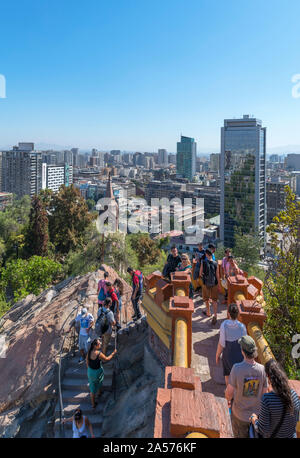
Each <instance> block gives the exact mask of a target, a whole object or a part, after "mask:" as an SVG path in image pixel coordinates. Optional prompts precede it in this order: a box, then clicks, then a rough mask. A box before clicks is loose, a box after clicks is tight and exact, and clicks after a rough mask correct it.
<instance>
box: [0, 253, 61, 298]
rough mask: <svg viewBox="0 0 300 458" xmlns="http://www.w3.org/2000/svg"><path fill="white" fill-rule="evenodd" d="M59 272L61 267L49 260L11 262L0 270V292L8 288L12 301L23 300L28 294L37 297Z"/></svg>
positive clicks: (36, 258)
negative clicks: (0, 288) (0, 289)
mask: <svg viewBox="0 0 300 458" xmlns="http://www.w3.org/2000/svg"><path fill="white" fill-rule="evenodd" d="M61 272H62V266H61V265H60V264H59V263H57V262H55V261H53V260H51V259H49V258H43V257H40V256H32V257H31V258H29V259H28V260H25V259H16V260H12V261H9V262H8V263H7V264H6V266H5V268H2V269H1V287H2V291H5V290H6V288H8V289H9V290H10V291H11V292H12V295H13V299H14V301H18V300H20V299H23V298H24V297H26V296H27V295H28V294H30V293H33V294H35V295H38V294H39V293H40V292H41V291H43V290H44V289H45V288H46V287H47V286H49V285H50V284H51V283H53V282H55V281H56V280H57V279H58V278H59V275H60V274H61Z"/></svg>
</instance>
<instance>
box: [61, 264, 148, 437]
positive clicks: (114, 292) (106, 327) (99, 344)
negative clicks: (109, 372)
mask: <svg viewBox="0 0 300 458" xmlns="http://www.w3.org/2000/svg"><path fill="white" fill-rule="evenodd" d="M127 272H128V273H129V275H130V276H131V277H132V295H131V302H132V306H133V310H134V315H133V316H132V319H133V320H134V321H136V320H138V319H139V318H141V316H142V315H141V311H140V307H139V302H140V300H141V299H142V294H143V274H142V272H140V271H139V270H134V269H132V268H131V267H128V269H127ZM123 295H124V289H123V283H122V281H121V280H120V279H118V278H117V279H116V280H115V281H114V282H113V283H111V282H110V281H109V274H108V273H107V272H104V275H103V279H101V280H99V282H98V287H97V296H98V312H97V319H96V322H95V319H94V317H93V315H92V314H91V313H89V312H88V310H87V308H86V307H83V308H82V309H81V311H80V312H79V313H78V315H77V316H76V318H75V319H74V320H72V322H71V323H70V327H69V330H68V331H67V333H68V332H70V331H71V329H72V327H73V326H75V328H76V330H77V332H78V334H79V339H78V346H79V351H80V358H79V363H81V362H83V361H84V360H85V362H86V367H87V377H88V382H89V388H90V396H91V404H92V408H96V406H97V404H98V400H99V398H100V396H101V387H102V384H103V380H104V370H103V365H102V363H103V362H108V361H110V360H111V359H112V358H113V357H114V356H115V354H116V353H117V349H116V348H115V349H114V350H113V352H112V353H111V354H110V355H108V356H107V355H106V351H107V347H108V344H109V342H110V339H111V337H112V332H113V329H115V332H118V330H119V329H120V328H121V324H120V321H121V310H122V297H123ZM92 330H93V331H94V334H96V336H97V337H96V338H95V339H93V340H91V337H90V335H91V331H92ZM68 421H72V422H73V437H88V436H89V435H90V437H94V436H93V428H92V425H91V423H90V422H89V420H88V418H87V417H85V416H84V415H83V414H82V411H81V409H80V408H78V409H76V410H75V412H74V415H73V416H72V417H71V418H69V419H65V420H64V422H68Z"/></svg>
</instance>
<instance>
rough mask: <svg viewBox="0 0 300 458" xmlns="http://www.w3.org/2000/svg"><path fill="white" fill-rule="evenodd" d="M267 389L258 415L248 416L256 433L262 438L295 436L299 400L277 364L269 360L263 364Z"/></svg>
mask: <svg viewBox="0 0 300 458" xmlns="http://www.w3.org/2000/svg"><path fill="white" fill-rule="evenodd" d="M265 371H266V374H267V377H268V382H269V389H268V393H265V394H264V395H263V397H262V399H261V403H260V410H259V415H258V416H257V415H256V413H253V414H252V415H251V417H250V421H251V422H252V424H253V426H254V428H255V431H256V433H257V434H258V435H259V436H260V437H263V438H275V437H278V438H296V437H297V433H296V425H297V422H298V418H299V412H300V400H299V397H298V395H297V393H296V392H295V391H294V390H293V389H291V387H290V386H289V381H288V378H287V376H286V374H285V372H284V371H283V370H282V368H281V367H280V366H279V364H278V363H277V362H276V361H275V360H274V359H271V360H269V361H268V362H267V363H266V365H265Z"/></svg>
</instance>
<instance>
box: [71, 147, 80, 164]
mask: <svg viewBox="0 0 300 458" xmlns="http://www.w3.org/2000/svg"><path fill="white" fill-rule="evenodd" d="M71 153H72V155H73V166H74V167H77V166H78V154H79V148H71Z"/></svg>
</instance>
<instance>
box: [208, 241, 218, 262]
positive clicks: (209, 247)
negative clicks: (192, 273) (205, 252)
mask: <svg viewBox="0 0 300 458" xmlns="http://www.w3.org/2000/svg"><path fill="white" fill-rule="evenodd" d="M207 248H208V249H209V251H211V257H212V260H213V261H215V260H216V257H215V251H216V247H215V245H214V244H213V243H210V244H209V245H208V247H207Z"/></svg>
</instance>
